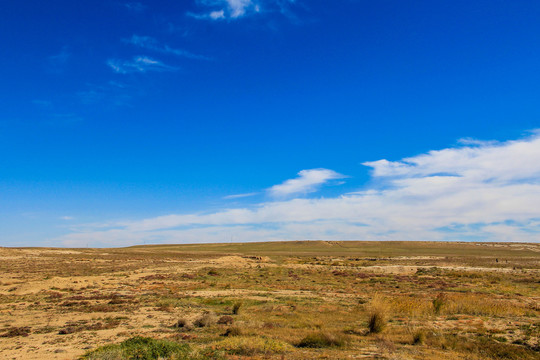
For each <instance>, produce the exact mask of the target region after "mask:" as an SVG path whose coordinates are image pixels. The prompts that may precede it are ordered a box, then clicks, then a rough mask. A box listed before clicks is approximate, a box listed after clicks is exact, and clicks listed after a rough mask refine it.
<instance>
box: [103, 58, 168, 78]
mask: <svg viewBox="0 0 540 360" xmlns="http://www.w3.org/2000/svg"><path fill="white" fill-rule="evenodd" d="M107 65H108V66H109V67H110V68H111V69H112V70H113V71H114V72H115V73H118V74H130V73H145V72H148V71H154V72H164V71H176V70H178V69H177V68H176V67H173V66H169V65H166V64H164V63H162V62H161V61H159V60H154V59H152V58H149V57H147V56H135V57H134V58H133V59H132V60H118V59H109V60H108V61H107Z"/></svg>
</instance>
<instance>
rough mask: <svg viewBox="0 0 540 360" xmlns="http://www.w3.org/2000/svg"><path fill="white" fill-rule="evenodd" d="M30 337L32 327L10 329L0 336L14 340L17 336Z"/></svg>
mask: <svg viewBox="0 0 540 360" xmlns="http://www.w3.org/2000/svg"><path fill="white" fill-rule="evenodd" d="M28 335H30V327H29V326H23V327H12V328H9V329H7V331H6V332H5V333H4V334H2V335H0V337H7V338H12V337H17V336H24V337H26V336H28Z"/></svg>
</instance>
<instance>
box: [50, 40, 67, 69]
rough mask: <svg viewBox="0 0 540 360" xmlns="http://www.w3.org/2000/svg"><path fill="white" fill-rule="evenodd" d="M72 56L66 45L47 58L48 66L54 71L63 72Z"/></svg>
mask: <svg viewBox="0 0 540 360" xmlns="http://www.w3.org/2000/svg"><path fill="white" fill-rule="evenodd" d="M70 58H71V53H70V52H69V51H68V49H67V47H66V46H64V47H63V48H62V50H60V52H58V53H56V54H54V55H51V56H49V57H48V58H47V60H48V61H47V67H48V70H49V71H51V72H53V73H61V72H63V70H64V67H65V66H66V64H67V63H68V61H69V59H70Z"/></svg>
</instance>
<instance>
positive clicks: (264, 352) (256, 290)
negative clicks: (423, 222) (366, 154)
mask: <svg viewBox="0 0 540 360" xmlns="http://www.w3.org/2000/svg"><path fill="white" fill-rule="evenodd" d="M539 315H540V244H531V243H529V244H526V243H470V242H359V241H297V242H269V243H244V244H231V243H227V244H199V245H147V246H134V247H128V248H111V249H109V248H107V249H86V248H85V249H64V248H0V358H1V359H62V360H64V359H79V358H86V359H102V360H104V359H109V360H113V359H122V358H126V359H129V358H130V359H150V358H156V359H157V358H170V359H291V360H292V359H441V360H444V359H540V342H539V337H540V318H539ZM130 341H131V342H130ZM115 344H116V345H115ZM121 344H124V345H121ZM141 346H142V348H143V349H142V350H141ZM144 347H147V348H152V347H154V348H156V349H158V350H159V349H161V350H159V351H163V353H159V351H158V350H156V351H157V352H155V351H154V352H152V351H153V350H152V351H146V350H145V349H144ZM133 349H135V350H133Z"/></svg>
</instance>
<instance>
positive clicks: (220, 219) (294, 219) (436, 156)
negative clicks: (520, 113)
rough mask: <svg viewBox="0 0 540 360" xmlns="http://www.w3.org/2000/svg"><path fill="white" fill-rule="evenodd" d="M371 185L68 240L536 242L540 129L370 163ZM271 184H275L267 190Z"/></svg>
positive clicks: (112, 227)
mask: <svg viewBox="0 0 540 360" xmlns="http://www.w3.org/2000/svg"><path fill="white" fill-rule="evenodd" d="M364 165H366V166H369V167H371V168H372V169H373V170H372V177H373V179H372V183H373V184H374V185H373V186H372V187H369V188H365V189H361V190H359V191H357V192H354V193H347V194H344V195H341V196H339V197H335V198H320V199H306V198H304V199H291V200H287V201H273V202H272V201H271V202H265V203H261V204H259V205H257V206H254V207H249V208H248V207H245V208H235V209H223V210H220V211H215V212H210V213H207V214H200V213H194V214H184V215H176V214H172V215H167V216H160V217H155V218H148V219H143V220H140V221H128V222H116V223H107V224H105V225H103V226H102V225H99V224H98V225H93V226H87V227H85V228H80V229H76V228H74V229H73V232H72V233H71V234H68V235H65V236H64V237H62V238H60V239H58V240H60V241H62V242H63V243H64V244H65V245H68V246H78V245H81V244H83V245H84V244H86V243H87V242H90V243H93V244H94V245H108V246H111V245H128V244H135V243H143V242H161V243H182V242H220V241H229V240H230V238H231V236H233V237H234V239H235V241H263V240H264V241H270V240H293V239H323V240H340V239H348V240H354V239H357V240H484V241H530V242H540V210H539V207H538V204H540V134H538V133H536V134H534V135H532V136H529V137H526V138H522V139H519V140H515V141H507V142H500V143H499V142H498V143H490V142H485V143H478V144H475V145H474V146H461V147H456V148H447V149H443V150H438V151H430V152H428V153H425V154H421V155H417V156H414V157H409V158H405V159H402V160H400V161H387V160H379V161H372V162H366V163H364ZM338 176H340V175H339V174H337V173H334V172H333V171H332V170H327V169H315V170H304V172H301V173H299V177H298V178H296V179H292V180H288V181H286V182H284V183H283V184H281V185H277V189H278V190H277V192H278V193H283V194H287V193H288V194H293V193H295V192H296V193H299V192H301V190H302V189H303V191H306V190H308V191H309V190H310V189H313V186H314V187H316V186H318V185H320V184H322V183H324V182H325V181H328V180H329V179H336V178H338ZM271 189H276V187H273V188H271Z"/></svg>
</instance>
